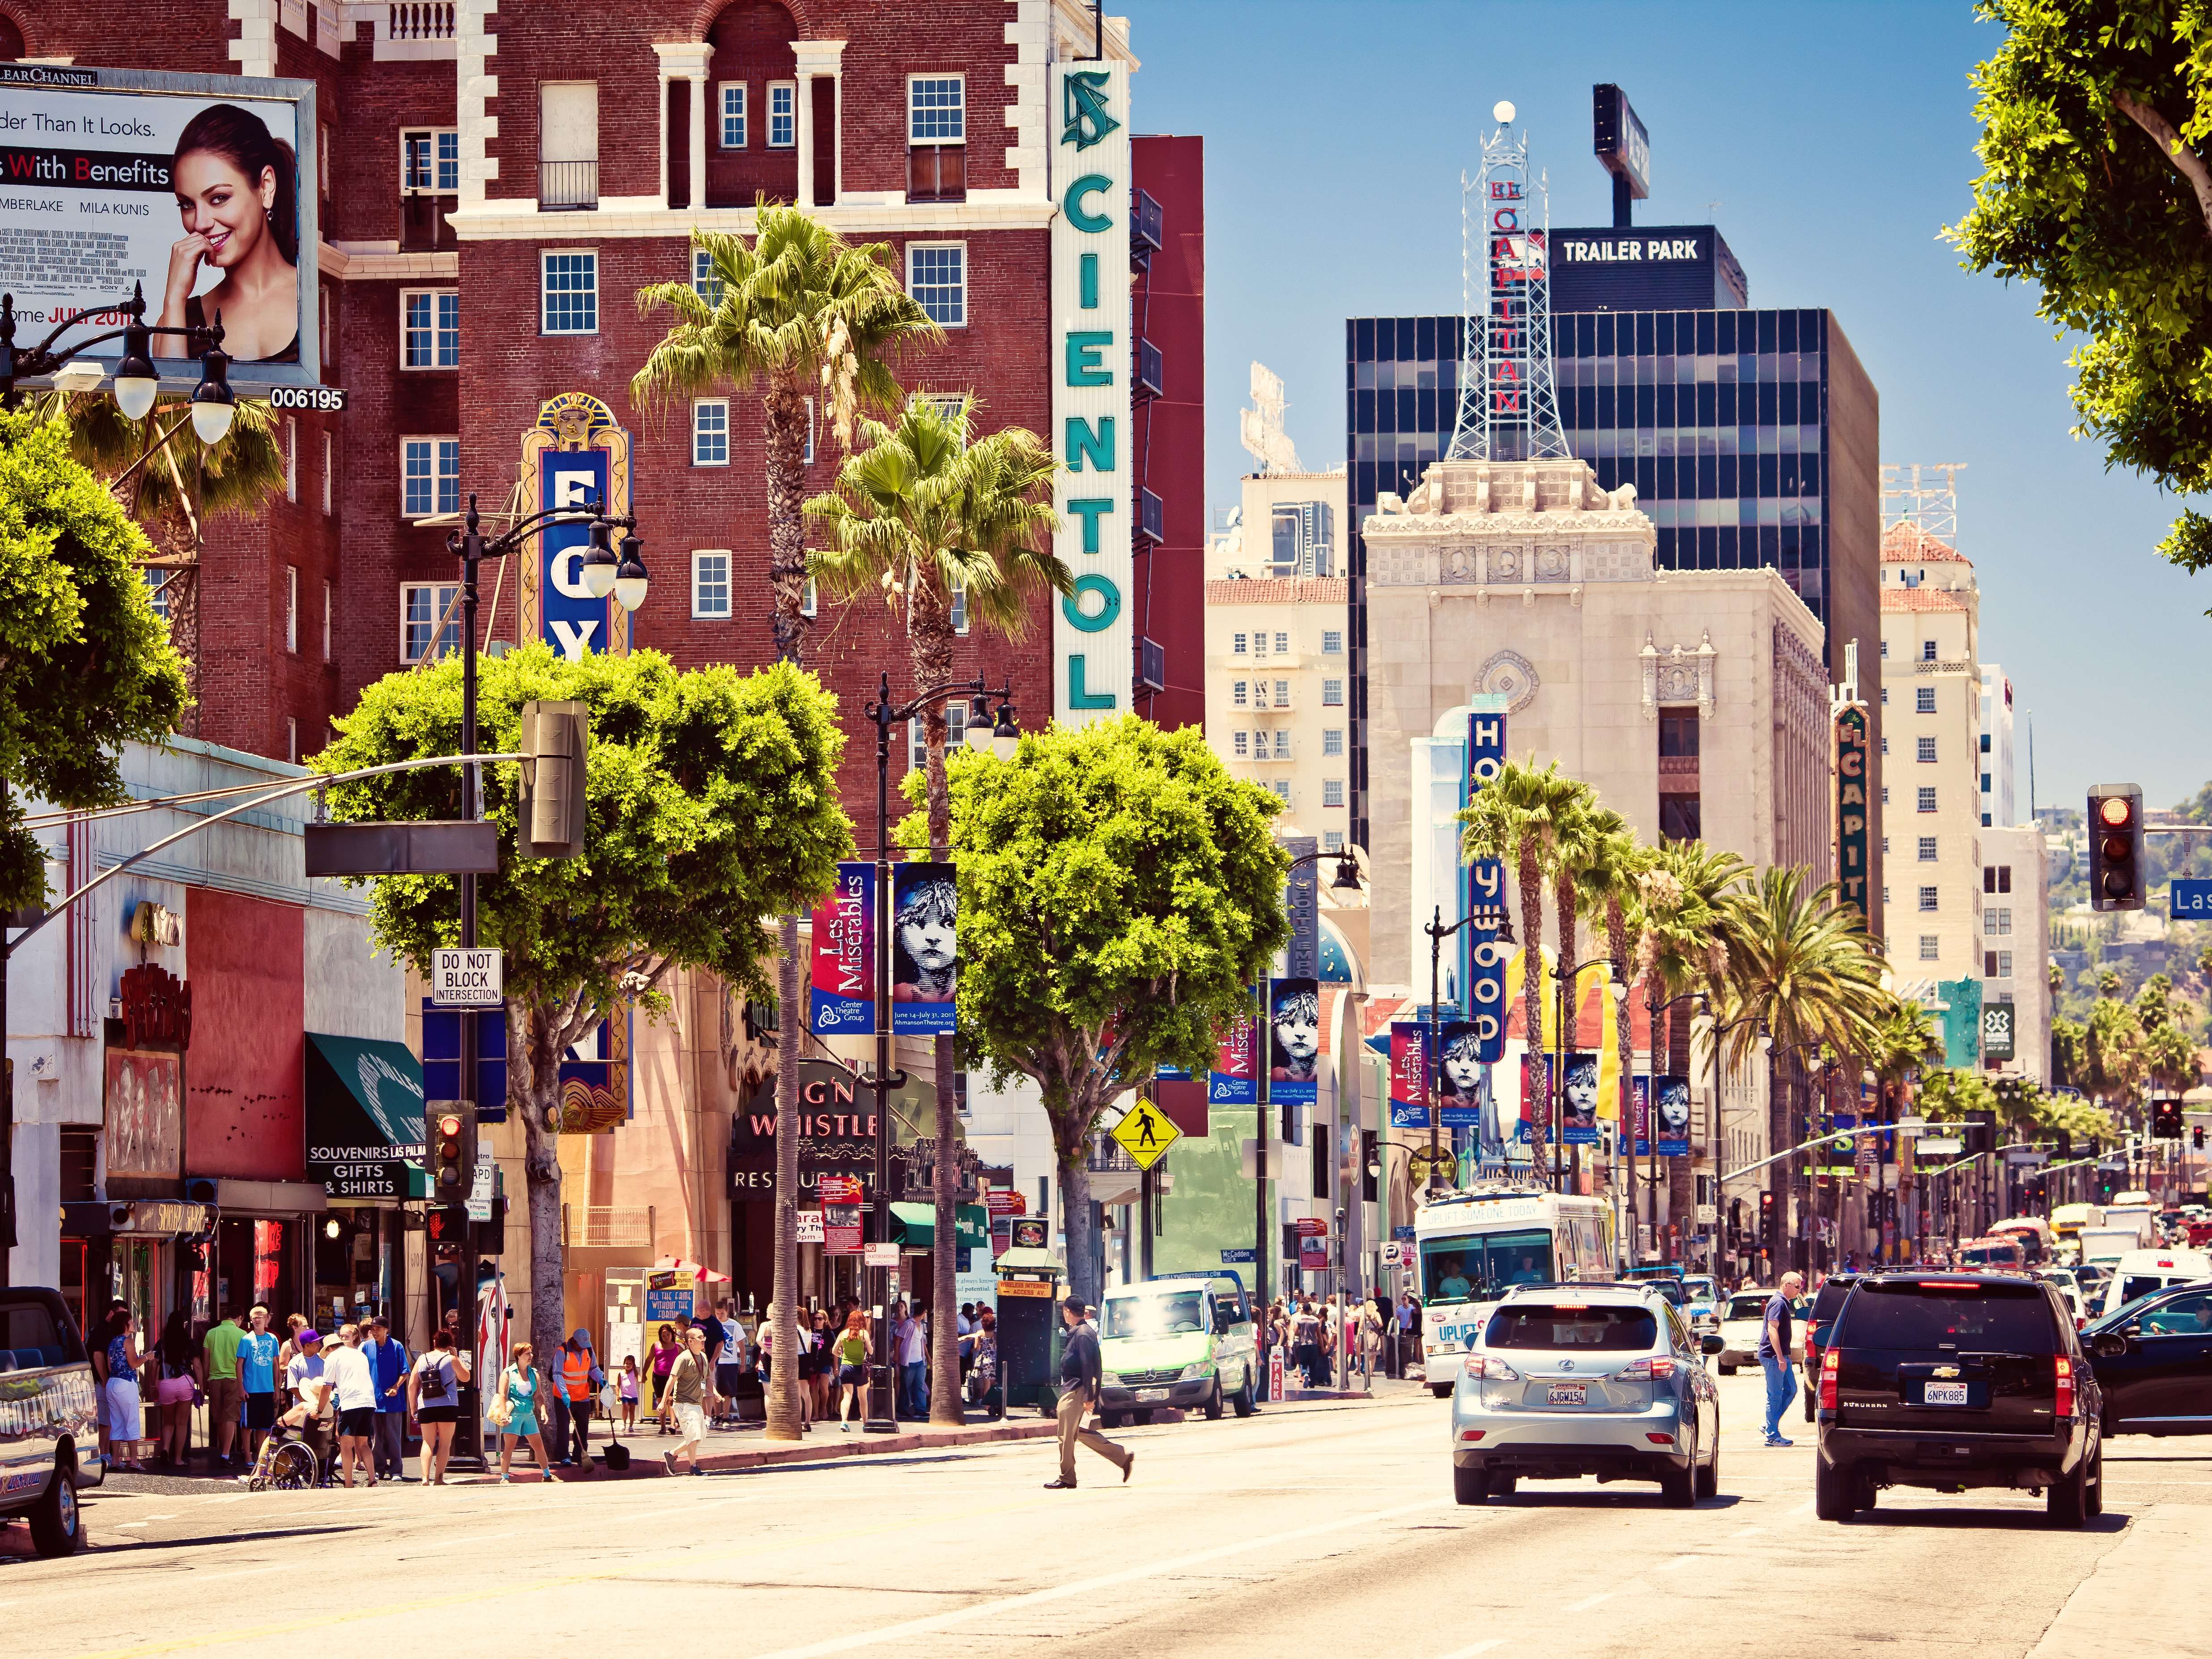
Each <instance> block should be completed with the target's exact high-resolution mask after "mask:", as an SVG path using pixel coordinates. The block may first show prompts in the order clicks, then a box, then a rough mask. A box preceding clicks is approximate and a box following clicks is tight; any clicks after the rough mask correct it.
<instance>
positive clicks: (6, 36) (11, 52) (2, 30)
mask: <svg viewBox="0 0 2212 1659" xmlns="http://www.w3.org/2000/svg"><path fill="white" fill-rule="evenodd" d="M22 55H23V31H22V30H21V28H19V27H17V26H16V23H15V19H14V18H12V17H6V16H0V64H12V63H14V62H15V60H16V59H18V58H21V56H22Z"/></svg>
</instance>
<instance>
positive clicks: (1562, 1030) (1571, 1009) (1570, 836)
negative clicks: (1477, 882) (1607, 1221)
mask: <svg viewBox="0 0 2212 1659" xmlns="http://www.w3.org/2000/svg"><path fill="white" fill-rule="evenodd" d="M1602 810H1603V809H1602V808H1601V807H1600V806H1599V805H1598V804H1597V791H1595V789H1593V788H1591V787H1589V785H1588V784H1586V783H1582V782H1579V781H1578V782H1577V783H1576V785H1575V790H1574V793H1573V794H1572V795H1571V797H1570V798H1569V799H1566V800H1565V801H1563V802H1562V803H1561V805H1560V807H1559V811H1558V812H1557V813H1556V814H1555V815H1554V817H1553V831H1552V915H1553V918H1554V919H1555V921H1557V923H1558V932H1559V977H1558V979H1557V980H1556V981H1554V983H1555V987H1556V990H1557V994H1558V996H1559V1053H1560V1054H1561V1055H1562V1059H1561V1060H1560V1066H1561V1067H1562V1069H1563V1070H1564V1068H1565V1064H1566V1062H1565V1058H1564V1056H1565V1055H1566V1054H1571V1053H1573V1052H1574V1047H1575V1026H1576V1024H1577V1019H1578V1017H1579V1016H1580V1014H1581V1012H1582V987H1581V986H1580V984H1578V983H1577V980H1578V979H1579V977H1580V974H1579V968H1580V958H1581V955H1582V951H1581V946H1580V941H1579V939H1577V929H1576V925H1575V924H1576V918H1577V916H1578V915H1580V914H1581V912H1582V903H1583V897H1582V885H1581V872H1582V871H1583V868H1584V866H1587V865H1589V864H1590V863H1591V862H1593V861H1594V860H1595V859H1596V858H1597V857H1598V856H1599V852H1598V840H1599V836H1600V831H1599V829H1598V828H1597V824H1596V821H1595V820H1596V814H1597V813H1598V812H1600V811H1602ZM1562 1081H1564V1079H1562ZM1562 1127H1564V1126H1562ZM1573 1158H1574V1164H1575V1169H1574V1170H1573V1174H1575V1175H1577V1176H1578V1175H1579V1173H1580V1165H1581V1163H1582V1154H1581V1152H1580V1151H1579V1149H1578V1150H1577V1152H1575V1153H1574V1154H1573Z"/></svg>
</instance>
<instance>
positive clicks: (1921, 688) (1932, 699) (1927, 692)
mask: <svg viewBox="0 0 2212 1659" xmlns="http://www.w3.org/2000/svg"><path fill="white" fill-rule="evenodd" d="M1912 712H1913V713H1914V714H1934V713H1935V712H1936V688H1935V687H1934V686H1932V685H1916V686H1914V687H1913V688H1912Z"/></svg>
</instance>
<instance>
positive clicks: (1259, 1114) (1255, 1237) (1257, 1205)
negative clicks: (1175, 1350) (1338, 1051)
mask: <svg viewBox="0 0 2212 1659" xmlns="http://www.w3.org/2000/svg"><path fill="white" fill-rule="evenodd" d="M1255 998H1256V1000H1257V1001H1258V1003H1259V1012H1257V1013H1256V1014H1255V1015H1254V1017H1253V1021H1252V1070H1253V1073H1254V1075H1255V1081H1256V1082H1257V1083H1258V1085H1259V1089H1258V1104H1257V1108H1256V1110H1255V1115H1254V1116H1253V1119H1252V1150H1253V1156H1254V1157H1255V1158H1256V1159H1257V1160H1258V1163H1257V1164H1256V1166H1255V1170H1256V1174H1257V1176H1258V1178H1257V1179H1256V1180H1255V1181H1254V1182H1253V1183H1252V1282H1253V1283H1254V1284H1255V1285H1257V1286H1258V1287H1259V1291H1260V1305H1259V1309H1258V1310H1257V1312H1258V1317H1259V1318H1260V1320H1261V1322H1262V1324H1263V1325H1264V1323H1265V1321H1266V1319H1267V1291H1268V1282H1269V1278H1270V1275H1269V1273H1268V1271H1267V1269H1268V1267H1270V1265H1272V1263H1271V1258H1272V1257H1273V1254H1274V1252H1273V1249H1271V1248H1270V1246H1269V1244H1268V1242H1267V1112H1268V1109H1269V1108H1270V1107H1272V1106H1273V1104H1274V1101H1273V1090H1271V1089H1269V1088H1268V1086H1267V1085H1268V1083H1269V1081H1270V1080H1271V1079H1270V1078H1269V1075H1268V1073H1269V1070H1270V1067H1269V1064H1268V1062H1269V1060H1271V1058H1272V1057H1273V1032H1272V1031H1271V1030H1269V1029H1268V1027H1267V976H1266V975H1261V979H1260V983H1259V985H1258V987H1256V988H1255Z"/></svg>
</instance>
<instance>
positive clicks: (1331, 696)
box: [1275, 680, 1344, 708]
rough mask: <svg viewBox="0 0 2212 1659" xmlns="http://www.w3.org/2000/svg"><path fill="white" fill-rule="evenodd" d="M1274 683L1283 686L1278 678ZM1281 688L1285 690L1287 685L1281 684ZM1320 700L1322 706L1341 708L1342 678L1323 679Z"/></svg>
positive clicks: (1342, 694)
mask: <svg viewBox="0 0 2212 1659" xmlns="http://www.w3.org/2000/svg"><path fill="white" fill-rule="evenodd" d="M1275 684H1277V685H1278V686H1283V682H1282V681H1280V680H1277V681H1276V682H1275ZM1283 689H1284V690H1285V692H1287V691H1288V690H1289V688H1288V687H1287V686H1283ZM1321 702H1322V708H1343V707H1344V682H1343V681H1342V680H1323V681H1322V683H1321Z"/></svg>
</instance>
